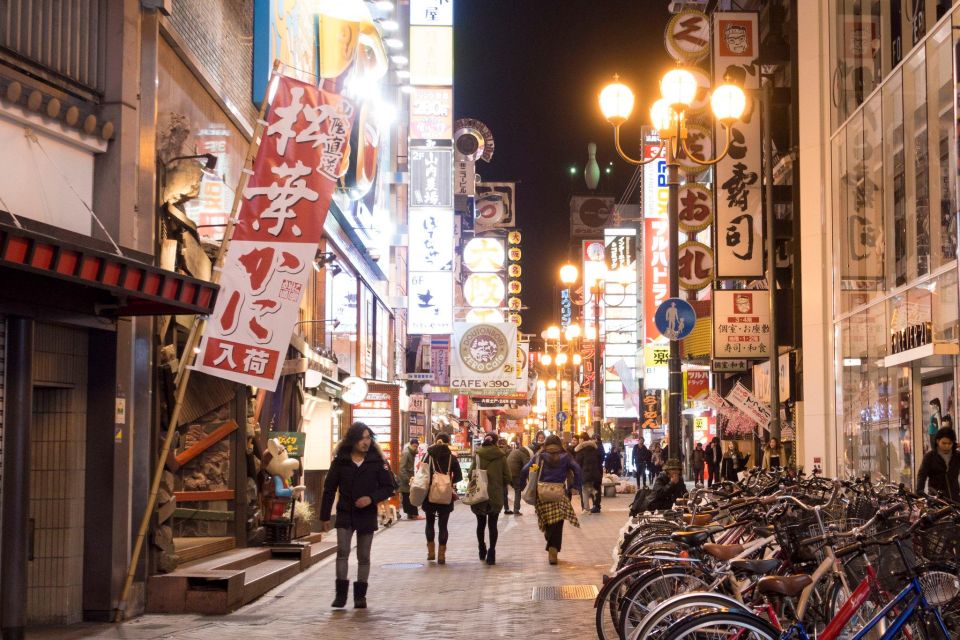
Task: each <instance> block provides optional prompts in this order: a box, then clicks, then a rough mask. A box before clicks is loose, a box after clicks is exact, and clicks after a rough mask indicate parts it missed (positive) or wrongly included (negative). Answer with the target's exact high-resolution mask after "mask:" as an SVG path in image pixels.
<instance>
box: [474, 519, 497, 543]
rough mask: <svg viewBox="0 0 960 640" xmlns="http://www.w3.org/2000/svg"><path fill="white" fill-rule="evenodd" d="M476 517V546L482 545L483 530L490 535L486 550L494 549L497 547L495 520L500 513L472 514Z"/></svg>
mask: <svg viewBox="0 0 960 640" xmlns="http://www.w3.org/2000/svg"><path fill="white" fill-rule="evenodd" d="M473 515H475V516H477V544H483V530H484V529H487V530H488V531H489V534H490V544H489V545H488V549H491V550H492V549H495V548H496V546H497V535H498V532H497V518H499V517H500V512H499V511H497V512H496V513H486V514H479V513H475V514H473Z"/></svg>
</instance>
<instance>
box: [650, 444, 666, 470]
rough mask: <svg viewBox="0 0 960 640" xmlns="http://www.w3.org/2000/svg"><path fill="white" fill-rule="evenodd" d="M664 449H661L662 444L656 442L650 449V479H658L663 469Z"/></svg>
mask: <svg viewBox="0 0 960 640" xmlns="http://www.w3.org/2000/svg"><path fill="white" fill-rule="evenodd" d="M663 461H664V457H663V449H662V448H661V447H660V442H659V441H657V442H654V443H653V446H652V447H650V478H651V479H656V477H657V476H659V475H660V469H661V468H662V467H663Z"/></svg>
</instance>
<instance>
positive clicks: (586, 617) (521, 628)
mask: <svg viewBox="0 0 960 640" xmlns="http://www.w3.org/2000/svg"><path fill="white" fill-rule="evenodd" d="M631 498H632V496H629V495H621V496H618V497H617V498H607V499H604V501H603V513H601V514H596V515H586V516H583V515H580V514H579V505H577V507H576V509H577V512H578V515H580V522H581V528H580V529H579V530H578V529H575V528H573V527H570V526H569V524H568V525H567V526H566V527H565V528H564V541H563V551H562V552H561V554H560V564H559V565H558V566H550V565H549V564H548V563H547V554H546V551H545V549H544V544H545V543H544V539H543V536H542V535H541V533H540V531H539V530H538V529H537V519H536V515H535V514H534V512H533V508H532V507H530V506H528V505H524V515H522V516H519V517H518V516H507V515H501V516H500V540H499V542H498V544H497V565H496V566H493V567H490V566H487V565H486V564H485V563H483V562H481V561H480V560H479V558H478V556H477V547H476V537H475V535H476V534H475V527H476V520H475V519H474V517H473V514H472V513H471V512H470V509H469V507H465V506H464V505H459V504H458V505H457V507H456V509H455V510H454V513H453V516H452V517H451V520H450V525H451V526H450V542H449V544H448V551H447V564H446V565H445V566H442V565H436V564H435V563H428V562H427V561H426V543H425V539H424V537H423V521H415V522H409V521H406V520H405V521H402V522H399V523H397V524H395V525H394V526H392V527H390V528H389V529H387V530H384V531H382V532H380V533H378V534H377V536H376V537H375V538H374V543H373V570H372V573H371V576H370V591H369V593H368V596H367V600H368V604H369V609H367V610H366V611H363V610H360V611H355V610H354V609H353V608H352V603H353V599H352V593H351V599H350V602H349V604H350V606H349V607H348V608H347V609H345V610H334V609H331V608H330V602H331V600H333V581H334V563H333V557H331V558H328V559H326V560H324V561H323V562H321V563H319V564H318V565H316V566H315V567H312V568H311V569H309V570H308V571H306V572H304V573H302V574H300V575H299V576H297V577H296V578H294V579H293V580H290V581H288V582H286V583H285V584H282V585H280V586H279V587H277V588H276V589H274V590H273V591H270V592H269V593H267V594H266V595H264V596H263V597H262V598H261V599H260V600H257V601H255V602H253V603H251V604H249V605H247V606H246V607H244V608H242V609H240V610H238V611H236V612H235V613H233V614H230V615H227V616H218V617H213V616H207V617H204V616H197V615H148V616H143V617H141V618H138V619H136V620H132V621H130V622H127V623H125V624H122V625H115V626H114V625H99V624H98V625H92V624H89V625H75V626H72V627H69V628H59V629H34V630H31V631H30V632H29V633H28V634H27V637H28V638H30V639H32V640H41V639H42V640H53V639H56V640H67V639H69V640H72V639H74V638H131V639H137V640H139V639H147V638H184V639H188V640H208V639H210V640H214V639H215V640H225V639H226V638H241V637H242V638H270V639H271V640H279V639H282V638H288V637H291V638H293V637H298V638H319V637H322V638H324V639H325V640H327V639H334V638H396V639H405V638H411V639H412V638H571V639H572V638H577V639H583V638H593V637H595V632H594V621H593V603H592V600H561V601H557V600H553V601H535V600H534V599H533V591H534V588H535V587H559V586H564V585H595V586H597V587H598V588H599V586H600V584H601V576H602V574H603V573H604V572H605V571H607V570H608V568H609V566H610V550H611V547H612V545H613V543H614V541H615V539H616V537H617V533H618V531H619V530H620V527H622V526H623V523H624V522H625V520H626V517H627V508H628V506H629V504H630V500H631ZM575 502H579V501H575ZM354 561H355V556H354V557H351V567H350V570H351V574H350V575H351V579H353V577H355V575H356V573H355V572H356V565H355V563H354Z"/></svg>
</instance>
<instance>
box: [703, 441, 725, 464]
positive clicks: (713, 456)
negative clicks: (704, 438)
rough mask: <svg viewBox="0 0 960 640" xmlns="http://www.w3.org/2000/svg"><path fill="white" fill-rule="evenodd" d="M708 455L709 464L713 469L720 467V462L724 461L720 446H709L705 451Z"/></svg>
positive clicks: (711, 444)
mask: <svg viewBox="0 0 960 640" xmlns="http://www.w3.org/2000/svg"><path fill="white" fill-rule="evenodd" d="M704 452H705V453H706V459H707V464H708V465H710V466H711V467H719V466H720V461H721V460H722V459H723V450H722V449H721V448H720V445H719V444H718V445H717V446H714V445H713V443H710V444H708V445H707V448H706V449H704Z"/></svg>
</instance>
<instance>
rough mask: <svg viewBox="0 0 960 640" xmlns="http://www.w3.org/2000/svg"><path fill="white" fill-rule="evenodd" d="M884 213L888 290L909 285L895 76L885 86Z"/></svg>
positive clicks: (900, 79) (899, 92) (898, 88)
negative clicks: (889, 265)
mask: <svg viewBox="0 0 960 640" xmlns="http://www.w3.org/2000/svg"><path fill="white" fill-rule="evenodd" d="M881 94H882V99H883V157H884V159H885V162H884V168H883V203H884V205H883V211H884V218H885V221H886V224H885V227H886V229H887V234H886V235H887V237H888V238H891V239H892V241H891V242H890V243H889V244H890V250H891V251H892V254H891V255H890V256H889V258H888V259H889V260H890V262H891V267H892V281H891V280H888V282H887V287H888V288H892V287H896V286H900V285H902V284H905V283H906V282H907V257H906V254H907V246H906V244H907V217H906V216H907V212H906V199H907V196H906V176H905V165H904V149H903V100H902V95H903V77H902V75H901V74H900V72H897V73H895V74H894V75H893V76H891V78H890V79H889V80H888V81H887V83H886V84H885V85H884V86H883V90H882V92H881Z"/></svg>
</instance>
